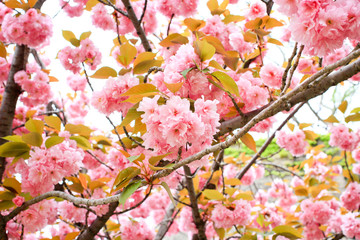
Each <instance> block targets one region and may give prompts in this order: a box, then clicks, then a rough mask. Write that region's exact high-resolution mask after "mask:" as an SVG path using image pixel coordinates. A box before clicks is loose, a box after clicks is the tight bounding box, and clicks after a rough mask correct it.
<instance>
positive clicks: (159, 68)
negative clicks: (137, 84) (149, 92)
mask: <svg viewBox="0 0 360 240" xmlns="http://www.w3.org/2000/svg"><path fill="white" fill-rule="evenodd" d="M163 71H164V69H163V68H161V67H151V68H149V70H148V72H147V74H146V75H145V77H144V83H146V82H147V79H148V77H149V75H150V74H151V73H152V72H154V73H157V72H163Z"/></svg>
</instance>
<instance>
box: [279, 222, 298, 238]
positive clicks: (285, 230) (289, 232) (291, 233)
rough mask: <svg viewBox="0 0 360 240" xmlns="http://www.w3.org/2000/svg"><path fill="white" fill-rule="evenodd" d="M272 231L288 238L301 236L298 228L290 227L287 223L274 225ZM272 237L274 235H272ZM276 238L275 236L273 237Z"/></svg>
mask: <svg viewBox="0 0 360 240" xmlns="http://www.w3.org/2000/svg"><path fill="white" fill-rule="evenodd" d="M272 230H273V232H275V233H276V234H277V235H281V236H284V237H287V238H290V239H300V238H302V237H303V236H302V234H301V232H300V231H299V230H297V229H295V228H292V227H291V226H289V225H280V226H277V227H274V228H273V229H272ZM273 239H274V237H273ZM275 239H276V237H275Z"/></svg>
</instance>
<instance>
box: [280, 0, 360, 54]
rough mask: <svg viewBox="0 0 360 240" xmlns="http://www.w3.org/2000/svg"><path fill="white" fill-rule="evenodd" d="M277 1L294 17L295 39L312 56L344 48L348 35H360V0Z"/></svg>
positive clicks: (353, 36) (354, 36)
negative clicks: (359, 0)
mask: <svg viewBox="0 0 360 240" xmlns="http://www.w3.org/2000/svg"><path fill="white" fill-rule="evenodd" d="M275 3H277V4H278V5H279V6H280V7H279V9H278V10H279V11H280V12H282V13H284V14H286V15H288V16H291V21H290V26H289V29H290V30H291V33H292V37H293V39H294V40H295V41H297V42H300V43H302V44H304V45H305V46H306V47H307V52H308V53H310V54H312V55H319V56H326V55H327V54H328V53H330V52H333V51H334V50H335V49H337V48H340V47H341V46H342V45H343V42H344V39H346V38H347V37H349V38H352V39H359V37H360V34H359V32H358V31H357V29H358V28H359V26H360V11H359V9H360V6H359V2H358V1H357V0H340V1H331V0H321V1H319V0H305V1H300V0H295V1H292V0H291V1H290V0H275ZM339 9H341V11H339Z"/></svg>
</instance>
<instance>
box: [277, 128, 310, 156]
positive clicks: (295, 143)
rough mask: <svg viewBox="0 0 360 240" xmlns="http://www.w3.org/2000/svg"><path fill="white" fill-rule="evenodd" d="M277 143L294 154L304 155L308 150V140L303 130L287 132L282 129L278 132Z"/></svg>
mask: <svg viewBox="0 0 360 240" xmlns="http://www.w3.org/2000/svg"><path fill="white" fill-rule="evenodd" d="M276 143H277V144H278V145H279V146H280V147H282V148H285V149H286V150H288V151H289V152H290V153H291V154H292V155H294V156H300V155H303V154H304V153H305V151H306V147H307V145H308V144H307V142H306V141H305V134H304V132H303V131H297V132H294V133H287V132H285V131H284V130H281V131H279V132H277V133H276Z"/></svg>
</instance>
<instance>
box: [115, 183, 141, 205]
mask: <svg viewBox="0 0 360 240" xmlns="http://www.w3.org/2000/svg"><path fill="white" fill-rule="evenodd" d="M140 186H141V181H136V182H133V183H130V184H129V185H127V186H126V187H125V189H124V190H123V191H122V193H121V194H120V197H119V204H125V202H126V200H127V199H128V198H129V197H130V196H131V195H132V194H133V193H134V192H135V191H136V190H137V189H138V188H139V187H140Z"/></svg>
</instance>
